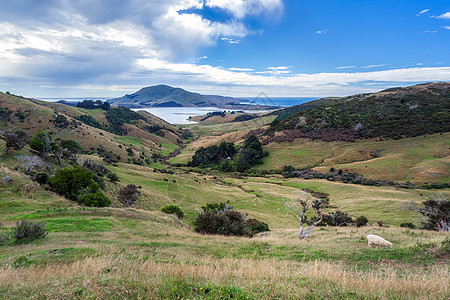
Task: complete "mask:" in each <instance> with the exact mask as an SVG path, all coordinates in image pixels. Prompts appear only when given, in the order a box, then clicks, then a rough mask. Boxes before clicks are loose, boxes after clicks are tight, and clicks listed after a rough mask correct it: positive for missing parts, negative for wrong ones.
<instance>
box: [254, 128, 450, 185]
mask: <svg viewBox="0 0 450 300" xmlns="http://www.w3.org/2000/svg"><path fill="white" fill-rule="evenodd" d="M449 137H450V133H444V134H434V135H428V136H419V137H414V138H407V139H402V140H383V141H375V140H359V141H356V142H353V143H349V142H322V141H308V140H306V139H297V140H295V141H294V142H292V143H271V144H269V145H267V146H265V148H266V149H267V150H268V151H269V152H270V155H269V156H267V157H266V158H264V160H263V162H264V163H263V164H262V165H259V166H257V167H256V168H258V169H265V170H271V169H280V168H282V167H283V166H285V165H292V166H294V167H296V168H315V170H318V171H321V172H327V171H328V170H329V169H330V168H331V167H334V168H336V169H342V170H345V171H346V172H356V173H360V174H363V175H364V176H366V177H367V178H373V179H390V180H397V181H411V182H413V183H418V184H423V183H424V182H448V181H449V180H450V173H449V164H450V161H449V155H450V152H449V146H450V142H449V141H450V139H449ZM371 150H377V151H379V152H380V153H381V157H378V158H373V157H371V156H370V151H371Z"/></svg>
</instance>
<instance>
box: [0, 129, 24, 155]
mask: <svg viewBox="0 0 450 300" xmlns="http://www.w3.org/2000/svg"><path fill="white" fill-rule="evenodd" d="M0 138H2V139H3V140H5V142H6V148H5V149H3V150H4V151H5V152H8V151H9V150H10V149H14V150H21V149H22V148H23V147H25V145H26V144H27V143H28V140H29V139H30V137H29V136H28V135H27V134H26V133H25V132H23V131H21V130H17V131H15V132H3V131H0Z"/></svg>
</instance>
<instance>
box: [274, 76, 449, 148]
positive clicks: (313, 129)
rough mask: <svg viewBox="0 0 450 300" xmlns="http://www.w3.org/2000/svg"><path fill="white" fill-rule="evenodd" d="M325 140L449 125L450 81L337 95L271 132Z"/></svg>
mask: <svg viewBox="0 0 450 300" xmlns="http://www.w3.org/2000/svg"><path fill="white" fill-rule="evenodd" d="M280 131H288V132H289V134H290V135H291V136H297V137H307V138H312V139H321V140H324V141H332V140H343V141H354V140H355V139H358V138H375V137H381V138H392V139H400V138H405V137H414V136H419V135H424V134H432V133H443V132H448V131H450V83H449V82H438V83H426V84H419V85H415V86H411V87H405V88H392V89H387V90H384V91H381V92H378V93H371V94H360V95H354V96H349V97H345V98H340V99H335V100H334V101H332V102H328V103H324V104H323V105H318V106H315V107H312V108H309V109H305V110H301V111H298V112H296V113H294V114H292V115H290V116H289V114H285V116H284V117H283V115H281V117H279V118H277V119H276V120H275V122H273V123H272V125H271V128H270V129H269V132H271V133H273V132H280Z"/></svg>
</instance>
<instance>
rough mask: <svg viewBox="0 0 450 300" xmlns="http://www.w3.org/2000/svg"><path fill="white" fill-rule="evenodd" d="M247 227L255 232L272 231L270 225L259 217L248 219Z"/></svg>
mask: <svg viewBox="0 0 450 300" xmlns="http://www.w3.org/2000/svg"><path fill="white" fill-rule="evenodd" d="M247 227H248V228H249V229H250V230H251V231H252V232H253V234H257V233H260V232H265V231H270V229H269V225H267V224H266V223H264V222H261V221H259V220H257V219H248V220H247Z"/></svg>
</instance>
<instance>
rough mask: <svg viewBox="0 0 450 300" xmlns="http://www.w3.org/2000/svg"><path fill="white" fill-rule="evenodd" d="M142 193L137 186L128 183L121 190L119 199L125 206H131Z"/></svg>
mask: <svg viewBox="0 0 450 300" xmlns="http://www.w3.org/2000/svg"><path fill="white" fill-rule="evenodd" d="M140 195H141V192H140V191H139V190H138V188H137V186H135V185H134V184H127V185H126V186H125V187H123V188H122V189H121V190H120V191H119V201H120V202H121V203H122V204H123V205H124V206H125V207H130V206H131V205H133V204H134V203H136V201H137V198H138V197H139V196H140Z"/></svg>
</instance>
